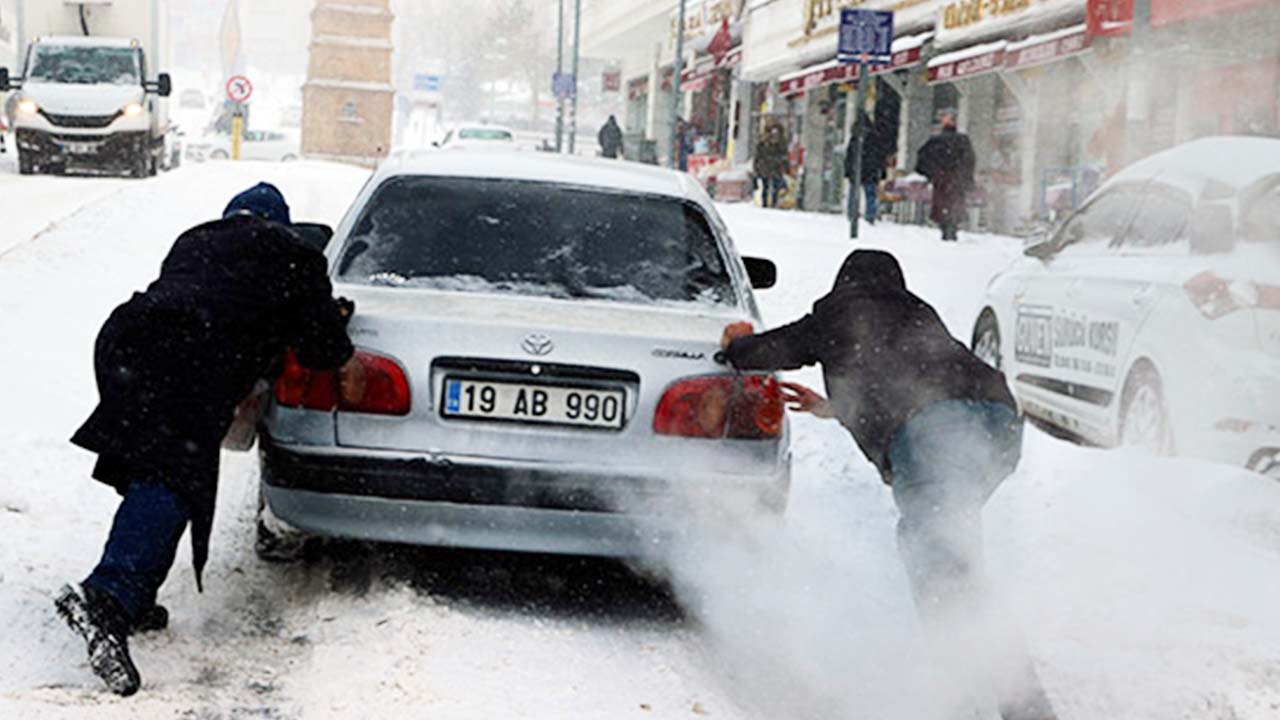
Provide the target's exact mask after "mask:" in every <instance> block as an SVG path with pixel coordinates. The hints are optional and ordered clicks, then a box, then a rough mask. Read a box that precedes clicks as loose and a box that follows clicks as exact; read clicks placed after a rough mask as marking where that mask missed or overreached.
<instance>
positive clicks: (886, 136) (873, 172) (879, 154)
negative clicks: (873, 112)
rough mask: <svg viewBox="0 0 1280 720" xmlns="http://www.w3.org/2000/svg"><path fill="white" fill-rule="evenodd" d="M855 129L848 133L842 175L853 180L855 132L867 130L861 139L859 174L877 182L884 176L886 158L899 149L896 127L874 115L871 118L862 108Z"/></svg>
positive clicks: (855, 148) (866, 180) (855, 159)
mask: <svg viewBox="0 0 1280 720" xmlns="http://www.w3.org/2000/svg"><path fill="white" fill-rule="evenodd" d="M853 129H854V131H853V132H852V133H850V134H849V145H848V146H847V147H846V148H845V153H844V176H845V178H846V179H848V181H849V182H853V175H854V169H855V168H857V164H856V161H857V158H858V133H859V132H864V133H866V134H865V135H864V136H863V139H862V177H861V178H859V179H860V180H862V182H863V183H864V184H866V183H876V182H880V181H881V180H883V179H885V177H886V175H887V174H888V172H887V166H888V164H889V158H891V157H893V154H894V153H895V152H897V151H898V129H897V128H896V127H894V126H892V125H890V124H889V123H887V122H884V121H881V119H880V118H879V117H878V116H877V117H876V118H875V119H872V118H871V116H870V115H869V114H867V113H865V112H863V113H859V114H858V119H857V121H856V122H855V124H854V128H853Z"/></svg>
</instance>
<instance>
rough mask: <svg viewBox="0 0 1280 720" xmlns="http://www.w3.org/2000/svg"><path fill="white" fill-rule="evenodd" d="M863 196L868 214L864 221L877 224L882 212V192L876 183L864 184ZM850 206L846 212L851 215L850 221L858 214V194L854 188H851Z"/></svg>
mask: <svg viewBox="0 0 1280 720" xmlns="http://www.w3.org/2000/svg"><path fill="white" fill-rule="evenodd" d="M850 184H852V183H850ZM862 196H863V198H865V201H864V206H865V208H866V212H865V213H863V219H864V220H866V221H867V222H869V223H875V221H876V220H877V219H879V211H880V192H879V188H878V187H877V186H876V183H873V182H869V183H863V184H862ZM848 205H849V207H848V208H847V210H846V212H847V213H848V215H849V219H850V220H853V218H854V217H856V216H857V214H858V193H857V192H855V191H854V190H853V188H849V203H848Z"/></svg>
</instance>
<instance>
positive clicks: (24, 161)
mask: <svg viewBox="0 0 1280 720" xmlns="http://www.w3.org/2000/svg"><path fill="white" fill-rule="evenodd" d="M35 171H36V164H35V162H34V161H32V159H31V154H30V153H24V152H19V153H18V174H19V175H31V174H33V173H35Z"/></svg>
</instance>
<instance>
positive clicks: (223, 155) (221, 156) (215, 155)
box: [209, 150, 231, 160]
mask: <svg viewBox="0 0 1280 720" xmlns="http://www.w3.org/2000/svg"><path fill="white" fill-rule="evenodd" d="M209 159H210V160H230V159H231V153H229V152H227V151H226V150H214V151H213V152H211V153H209Z"/></svg>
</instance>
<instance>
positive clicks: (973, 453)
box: [889, 400, 1054, 720]
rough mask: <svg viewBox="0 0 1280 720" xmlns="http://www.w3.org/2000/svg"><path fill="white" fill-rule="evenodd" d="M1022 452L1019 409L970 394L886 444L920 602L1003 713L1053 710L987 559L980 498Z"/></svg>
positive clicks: (903, 547)
mask: <svg viewBox="0 0 1280 720" xmlns="http://www.w3.org/2000/svg"><path fill="white" fill-rule="evenodd" d="M1021 455H1022V420H1021V418H1019V417H1018V415H1017V413H1016V412H1015V411H1014V410H1013V409H1012V408H1010V407H1009V406H1007V405H1004V404H1000V403H993V402H980V401H970V400H950V401H945V402H940V403H937V404H936V405H933V406H931V407H928V408H926V409H924V410H923V411H921V412H920V413H919V414H917V415H916V416H915V417H913V418H911V420H909V421H907V423H906V425H904V426H903V428H902V429H901V430H899V431H898V434H897V435H896V436H895V437H894V439H893V442H892V444H891V445H890V448H889V464H890V467H891V468H892V471H893V499H894V502H895V503H896V504H897V506H898V511H899V515H900V517H899V520H898V551H899V553H900V554H901V556H902V561H903V564H904V565H905V566H906V570H907V575H908V578H909V580H910V583H911V591H912V594H913V596H914V598H915V603H916V608H917V611H918V612H919V614H920V617H921V620H922V621H923V623H924V624H925V626H926V627H928V628H930V629H931V630H932V631H934V632H935V634H936V635H937V636H938V637H940V638H946V640H944V642H947V643H948V644H949V647H947V648H945V650H947V651H949V652H951V653H953V661H959V662H960V663H962V664H963V663H967V664H968V665H969V666H970V667H968V668H965V670H968V671H970V672H975V673H977V674H978V675H979V676H981V677H980V681H981V682H985V683H989V684H990V685H991V686H992V689H993V690H994V691H995V692H996V694H997V697H998V700H999V704H1000V714H1001V716H1002V717H1004V718H1006V720H1008V719H1011V718H1052V717H1054V715H1053V711H1052V708H1051V707H1050V704H1049V700H1048V697H1047V696H1046V695H1045V693H1044V689H1043V688H1042V687H1041V685H1040V681H1039V678H1038V677H1037V676H1036V672H1035V668H1034V667H1033V665H1032V663H1031V659H1030V657H1029V656H1028V655H1027V653H1026V649H1025V643H1024V642H1023V640H1022V638H1021V634H1020V632H1019V631H1018V629H1017V626H1016V623H1015V622H1014V621H1013V619H1012V618H1011V617H1009V616H1008V613H1006V612H1003V611H1001V610H1000V609H999V608H998V607H997V606H996V604H995V603H994V602H992V598H991V597H990V593H989V591H988V589H987V587H986V579H985V577H984V573H983V569H982V564H983V552H982V508H983V506H984V505H986V503H987V500H988V499H990V497H991V495H992V494H993V493H995V491H996V490H997V489H998V488H999V487H1000V484H1001V483H1002V482H1004V480H1005V478H1007V477H1008V476H1009V475H1010V474H1012V473H1013V471H1014V470H1015V469H1016V468H1017V465H1018V460H1019V459H1020V458H1021ZM958 629H959V632H958V631H957V630H958ZM957 637H967V638H969V640H970V642H969V643H968V644H966V643H963V642H957V641H955V638H957ZM974 638H977V640H976V642H975V641H974ZM993 657H994V658H999V659H1000V662H991V663H990V667H988V666H986V665H984V664H983V662H982V660H983V659H986V658H993ZM997 666H998V667H997Z"/></svg>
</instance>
